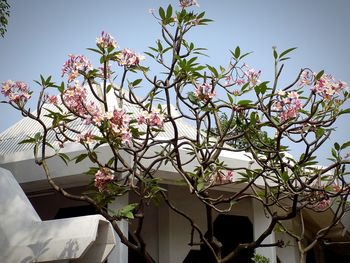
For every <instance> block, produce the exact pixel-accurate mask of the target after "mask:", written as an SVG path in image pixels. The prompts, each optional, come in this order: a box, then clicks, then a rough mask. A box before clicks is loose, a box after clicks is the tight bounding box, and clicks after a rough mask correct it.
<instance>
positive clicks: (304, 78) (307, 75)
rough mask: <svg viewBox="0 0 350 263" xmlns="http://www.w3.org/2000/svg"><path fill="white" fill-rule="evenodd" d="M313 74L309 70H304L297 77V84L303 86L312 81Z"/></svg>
mask: <svg viewBox="0 0 350 263" xmlns="http://www.w3.org/2000/svg"><path fill="white" fill-rule="evenodd" d="M312 79H313V74H312V73H311V72H310V71H309V70H304V71H303V72H302V73H301V75H300V78H299V84H298V85H299V86H300V87H304V86H306V85H310V84H311V83H312Z"/></svg>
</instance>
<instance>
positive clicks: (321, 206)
mask: <svg viewBox="0 0 350 263" xmlns="http://www.w3.org/2000/svg"><path fill="white" fill-rule="evenodd" d="M331 204H332V201H331V199H323V200H321V201H318V202H317V203H316V204H314V205H313V206H312V209H313V210H315V211H318V212H321V211H324V210H326V209H328V208H329V207H330V205H331Z"/></svg>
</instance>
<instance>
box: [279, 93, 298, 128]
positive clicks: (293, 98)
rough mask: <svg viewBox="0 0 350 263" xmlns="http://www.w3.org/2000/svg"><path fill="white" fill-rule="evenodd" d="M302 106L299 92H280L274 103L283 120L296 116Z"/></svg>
mask: <svg viewBox="0 0 350 263" xmlns="http://www.w3.org/2000/svg"><path fill="white" fill-rule="evenodd" d="M301 108H302V104H301V100H300V99H299V94H298V93H297V92H295V91H291V92H284V91H283V92H280V91H279V92H278V94H277V101H276V102H275V104H274V110H275V111H277V112H278V113H279V118H280V120H281V121H286V120H289V119H291V118H295V117H296V116H297V115H298V113H299V111H300V110H301Z"/></svg>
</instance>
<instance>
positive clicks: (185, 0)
mask: <svg viewBox="0 0 350 263" xmlns="http://www.w3.org/2000/svg"><path fill="white" fill-rule="evenodd" d="M193 5H195V6H199V5H198V3H197V1H196V0H180V7H182V8H185V7H189V6H193Z"/></svg>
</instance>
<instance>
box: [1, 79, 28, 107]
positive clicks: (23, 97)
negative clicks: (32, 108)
mask: <svg viewBox="0 0 350 263" xmlns="http://www.w3.org/2000/svg"><path fill="white" fill-rule="evenodd" d="M1 93H2V94H4V96H5V97H7V98H9V100H10V102H13V103H16V104H17V105H21V106H23V105H24V104H25V103H26V102H27V101H28V100H29V99H30V98H31V96H32V92H31V91H30V90H29V88H28V86H27V84H25V83H24V82H22V81H12V80H8V81H5V82H3V83H2V87H1Z"/></svg>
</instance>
